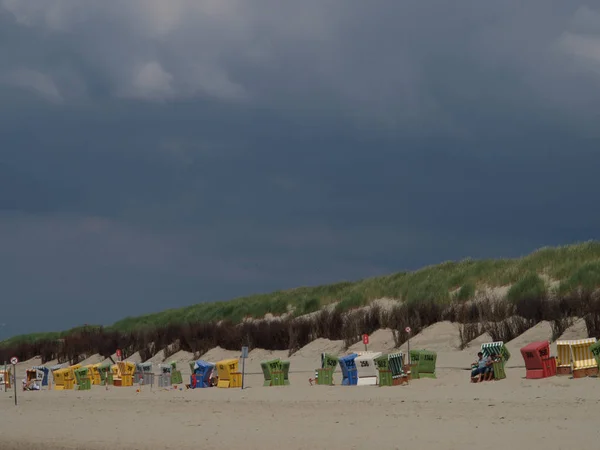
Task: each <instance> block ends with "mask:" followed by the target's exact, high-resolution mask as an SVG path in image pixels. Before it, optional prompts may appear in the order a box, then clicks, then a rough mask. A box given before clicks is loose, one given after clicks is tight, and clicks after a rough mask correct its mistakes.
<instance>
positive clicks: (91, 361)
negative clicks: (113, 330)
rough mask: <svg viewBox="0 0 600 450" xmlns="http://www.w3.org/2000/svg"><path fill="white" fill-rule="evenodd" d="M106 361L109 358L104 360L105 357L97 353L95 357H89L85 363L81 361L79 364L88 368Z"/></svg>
mask: <svg viewBox="0 0 600 450" xmlns="http://www.w3.org/2000/svg"><path fill="white" fill-rule="evenodd" d="M106 359H107V358H104V357H103V356H101V355H99V354H97V353H96V354H94V355H91V356H88V357H87V358H85V359H84V360H83V361H81V362H80V363H79V364H81V365H82V366H87V365H89V364H98V363H101V362H104V361H106ZM109 361H110V360H109Z"/></svg>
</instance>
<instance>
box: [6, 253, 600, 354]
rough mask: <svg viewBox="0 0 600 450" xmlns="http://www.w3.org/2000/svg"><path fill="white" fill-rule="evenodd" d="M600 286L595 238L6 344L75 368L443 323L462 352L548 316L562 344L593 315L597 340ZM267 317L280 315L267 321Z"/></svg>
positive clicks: (287, 346) (295, 345) (400, 334)
mask: <svg viewBox="0 0 600 450" xmlns="http://www.w3.org/2000/svg"><path fill="white" fill-rule="evenodd" d="M548 280H552V282H553V284H554V286H553V287H552V288H550V287H549V283H548ZM498 286H510V288H509V290H508V293H507V295H506V297H505V298H504V297H503V298H497V297H494V296H492V295H491V294H486V292H489V291H487V290H486V288H493V287H498ZM598 288H600V243H597V242H587V243H583V244H577V245H572V246H566V247H558V248H545V249H541V250H538V251H536V252H534V253H532V254H531V255H528V256H526V257H524V258H520V259H514V260H482V261H473V260H465V261H460V262H446V263H443V264H439V265H437V266H431V267H426V268H424V269H421V270H418V271H415V272H410V273H397V274H393V275H389V276H384V277H375V278H370V279H366V280H361V281H358V282H355V283H349V282H344V283H337V284H333V285H329V286H318V287H314V288H298V289H292V290H289V291H278V292H274V293H271V294H261V295H255V296H251V297H245V298H240V299H235V300H232V301H228V302H213V303H202V304H198V305H193V306H189V307H186V308H180V309H172V310H168V311H164V312H162V313H157V314H150V315H146V316H140V317H137V318H126V319H123V320H121V321H119V322H117V323H116V324H114V325H113V326H110V327H101V326H83V327H78V328H74V329H72V330H69V331H66V332H58V333H37V334H30V335H22V336H15V337H14V338H11V339H8V340H5V341H3V342H1V343H0V362H2V361H4V360H8V359H10V357H11V356H17V357H19V359H20V360H21V361H24V360H27V359H30V358H32V357H35V356H38V355H40V356H41V357H42V360H43V361H44V362H46V361H51V360H55V359H57V360H58V361H59V362H67V361H68V362H71V363H74V362H78V361H80V360H81V359H82V358H84V357H85V356H86V355H88V356H89V355H91V354H94V353H99V354H101V355H102V356H104V357H108V356H110V355H112V354H114V352H115V350H116V349H117V348H120V349H122V351H123V353H124V356H125V357H128V356H130V355H132V354H133V353H135V352H139V353H140V356H141V358H142V360H146V359H149V358H150V357H152V356H153V355H154V354H156V353H157V352H159V351H161V350H164V356H165V357H166V358H168V357H169V356H171V355H172V354H174V353H175V352H177V351H179V350H185V351H188V352H192V353H194V354H195V355H198V356H199V355H201V354H203V353H204V352H206V351H207V350H209V349H211V348H213V347H216V346H220V347H222V348H225V349H228V350H239V349H240V348H241V347H242V346H243V345H248V346H249V347H250V348H264V349H267V350H289V352H290V354H291V353H293V352H295V351H297V350H298V349H300V348H301V347H303V346H304V345H306V344H308V343H309V342H311V341H312V340H314V339H317V338H327V339H332V340H343V341H344V342H345V344H346V345H347V346H350V345H352V344H354V343H355V342H358V341H360V338H361V335H362V334H363V333H372V332H373V331H375V330H377V329H380V328H389V329H391V330H392V332H393V334H394V341H395V344H396V345H397V346H400V345H402V344H403V343H404V342H405V341H406V339H407V335H406V333H405V332H404V329H405V328H406V327H407V326H410V327H411V328H412V334H413V335H414V334H417V333H419V332H420V331H421V330H422V329H423V328H425V327H427V326H429V325H432V324H435V323H436V322H439V321H442V320H447V321H451V322H454V323H456V324H457V325H458V329H459V333H460V340H461V345H462V346H465V345H466V344H467V343H468V342H469V341H471V340H473V339H474V338H476V337H477V336H479V335H480V334H482V333H483V332H487V333H489V334H490V335H491V337H492V338H493V339H494V340H501V341H505V342H507V341H510V340H511V339H513V338H515V337H516V336H518V335H520V334H522V333H523V332H524V331H526V330H527V329H528V328H530V327H532V326H534V325H535V324H537V323H538V322H540V321H542V320H547V321H550V322H551V323H552V329H553V335H554V339H556V338H558V337H559V336H560V335H561V334H562V333H563V332H564V331H565V329H566V328H568V327H569V326H570V325H571V324H572V320H573V318H574V317H583V318H584V319H585V323H586V326H587V331H588V335H589V336H596V337H598V336H600V299H599V298H598V295H597V293H598ZM378 298H392V299H402V301H401V302H396V303H395V304H394V306H393V307H391V308H383V307H380V306H377V304H376V303H371V301H372V300H374V299H378ZM334 302H336V305H335V306H333V305H332V303H334ZM369 304H370V306H369V307H368V308H365V306H366V305H369ZM267 313H270V314H272V315H274V316H279V317H276V319H274V320H259V319H260V318H262V317H264V315H265V314H267ZM249 318H254V319H253V320H248V319H249Z"/></svg>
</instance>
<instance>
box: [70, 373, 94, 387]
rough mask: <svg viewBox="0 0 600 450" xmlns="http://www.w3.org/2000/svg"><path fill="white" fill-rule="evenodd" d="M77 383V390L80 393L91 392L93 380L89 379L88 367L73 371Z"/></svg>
mask: <svg viewBox="0 0 600 450" xmlns="http://www.w3.org/2000/svg"><path fill="white" fill-rule="evenodd" d="M73 373H74V374H75V380H76V382H77V389H78V390H80V391H89V390H90V389H92V380H90V378H89V377H88V369H87V367H81V368H79V369H75V370H74V371H73Z"/></svg>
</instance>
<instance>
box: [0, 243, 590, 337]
mask: <svg viewBox="0 0 600 450" xmlns="http://www.w3.org/2000/svg"><path fill="white" fill-rule="evenodd" d="M549 282H552V283H553V284H555V285H556V286H557V288H556V290H557V292H558V293H559V294H560V295H563V296H566V295H569V293H573V292H576V291H578V290H581V289H583V290H586V291H589V292H592V291H594V290H596V289H597V288H599V287H600V242H596V241H589V242H584V243H579V244H575V245H569V246H563V247H547V248H542V249H539V250H537V251H535V252H533V253H531V254H529V255H527V256H524V257H522V258H517V259H487V260H473V259H465V260H462V261H456V262H454V261H447V262H444V263H441V264H437V265H432V266H428V267H425V268H422V269H420V270H417V271H414V272H400V273H395V274H391V275H386V276H379V277H373V278H367V279H363V280H359V281H355V282H348V281H345V282H339V283H335V284H330V285H323V286H315V287H299V288H294V289H289V290H283V291H276V292H272V293H268V294H258V295H251V296H247V297H240V298H236V299H233V300H229V301H220V302H206V303H199V304H196V305H192V306H187V307H183V308H176V309H169V310H166V311H162V312H159V313H154V314H146V315H142V316H138V317H126V318H124V319H122V320H119V321H118V322H116V323H115V324H113V325H112V326H110V327H106V329H107V330H112V331H118V332H131V331H135V330H140V329H150V328H161V327H166V326H169V325H173V324H183V323H209V322H218V321H226V322H231V323H239V322H241V321H242V320H244V319H245V318H263V317H264V316H265V315H266V314H272V315H274V316H280V315H282V314H285V313H291V314H293V315H295V316H299V315H304V314H308V313H311V312H315V311H318V310H319V309H321V308H323V307H325V306H327V305H330V304H332V303H337V306H336V309H337V310H341V311H347V310H351V309H355V308H359V307H361V306H364V305H366V304H368V303H369V302H371V301H372V300H375V299H381V298H388V299H396V300H399V301H402V302H403V303H407V304H416V303H420V302H434V303H436V304H438V305H448V304H450V303H452V302H454V301H458V302H464V301H467V300H471V299H473V298H475V297H476V296H477V295H478V293H479V292H482V291H483V290H485V289H489V288H494V287H501V286H505V287H507V288H508V294H507V300H508V301H519V300H523V299H526V298H529V297H532V298H539V297H540V296H542V295H543V294H546V293H547V292H548V291H549V289H550V286H549V285H548V283H549ZM72 331H73V330H69V331H65V332H58V333H34V334H28V335H21V336H15V337H13V338H11V339H8V340H6V341H3V342H1V343H0V346H11V345H15V344H18V343H20V342H28V343H31V342H34V341H37V340H43V339H58V338H60V337H63V336H65V335H68V334H69V333H71V332H72Z"/></svg>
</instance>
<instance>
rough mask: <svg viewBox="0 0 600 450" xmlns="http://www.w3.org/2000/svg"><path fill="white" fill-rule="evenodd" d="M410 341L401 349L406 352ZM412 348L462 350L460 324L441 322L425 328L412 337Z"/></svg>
mask: <svg viewBox="0 0 600 450" xmlns="http://www.w3.org/2000/svg"><path fill="white" fill-rule="evenodd" d="M407 348H408V343H406V342H405V343H404V344H402V346H401V347H400V349H401V350H402V351H404V352H406V350H407ZM410 348H411V349H427V350H432V351H434V352H451V351H458V350H460V338H459V333H458V325H457V324H454V323H451V322H439V323H436V324H433V325H431V326H429V327H427V328H424V329H423V331H421V332H420V333H419V334H417V335H415V336H413V337H411V339H410Z"/></svg>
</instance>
